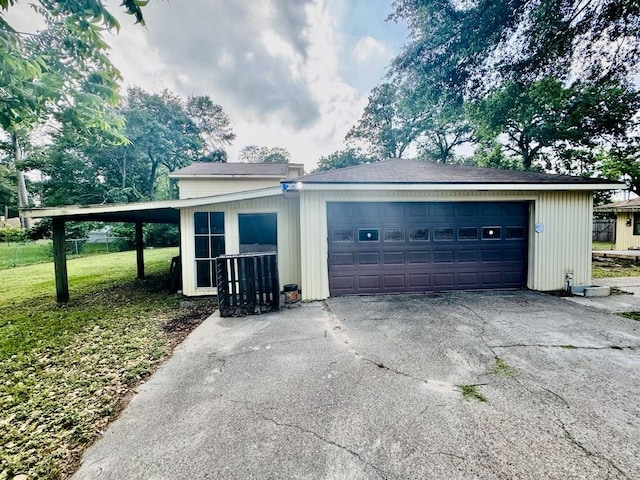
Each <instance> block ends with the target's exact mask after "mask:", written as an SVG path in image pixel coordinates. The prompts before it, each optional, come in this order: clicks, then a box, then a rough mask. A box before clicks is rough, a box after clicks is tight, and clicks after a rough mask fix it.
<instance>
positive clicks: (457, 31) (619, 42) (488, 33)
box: [390, 0, 640, 95]
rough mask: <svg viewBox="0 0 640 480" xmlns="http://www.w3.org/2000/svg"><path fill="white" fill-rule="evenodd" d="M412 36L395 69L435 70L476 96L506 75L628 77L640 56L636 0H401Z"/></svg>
mask: <svg viewBox="0 0 640 480" xmlns="http://www.w3.org/2000/svg"><path fill="white" fill-rule="evenodd" d="M394 9H395V10H394V13H393V14H392V15H391V17H390V18H392V19H396V20H405V21H406V22H407V24H408V27H409V31H410V39H409V42H408V43H407V45H406V46H405V48H404V50H403V52H402V53H401V54H400V55H399V56H398V57H397V58H396V59H395V60H394V62H393V67H392V71H393V73H395V74H397V75H407V74H410V75H419V76H420V75H424V74H425V72H429V74H430V75H433V74H437V77H438V85H439V86H440V87H441V88H445V89H447V88H454V89H455V90H457V91H460V92H465V93H466V94H472V95H478V94H482V93H484V92H486V89H487V87H494V86H495V85H497V84H499V83H502V82H504V81H508V80H512V81H515V82H518V83H529V82H531V81H533V80H537V79H540V78H542V77H544V76H546V75H552V76H554V77H556V78H558V79H561V80H563V81H565V80H572V79H575V78H578V77H579V78H582V79H587V80H601V79H609V78H619V79H622V78H626V79H628V78H630V77H631V76H632V75H633V74H634V73H636V69H637V66H638V60H639V59H640V44H639V42H638V39H639V36H640V1H638V0H530V1H525V0H509V1H498V0H477V1H457V0H396V2H395V3H394Z"/></svg>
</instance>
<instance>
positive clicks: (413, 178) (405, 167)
mask: <svg viewBox="0 0 640 480" xmlns="http://www.w3.org/2000/svg"><path fill="white" fill-rule="evenodd" d="M288 181H291V182H293V181H301V182H303V183H414V184H415V183H424V184H437V183H447V184H482V183H488V184H501V183H503V184H510V183H514V184H527V183H531V184H596V183H597V184H607V183H611V184H612V185H614V184H616V183H618V182H613V181H611V180H603V179H600V178H585V177H572V176H568V175H552V174H549V173H538V172H521V171H515V170H499V169H495V168H479V167H469V166H464V165H443V164H439V163H433V162H426V161H422V160H413V159H399V158H397V159H396V158H394V159H388V160H383V161H380V162H376V163H369V164H366V165H357V166H353V167H347V168H340V169H336V170H328V171H325V172H319V173H313V174H310V175H305V176H302V177H298V178H296V179H290V180H288Z"/></svg>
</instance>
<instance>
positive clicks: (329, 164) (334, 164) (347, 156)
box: [314, 148, 380, 173]
mask: <svg viewBox="0 0 640 480" xmlns="http://www.w3.org/2000/svg"><path fill="white" fill-rule="evenodd" d="M379 160H380V159H379V158H375V157H370V156H368V155H365V154H364V153H362V151H361V150H359V149H357V148H347V149H345V150H339V151H337V152H333V153H332V154H330V155H327V156H326V157H320V160H319V161H318V167H317V168H316V169H315V170H314V173H315V172H323V171H325V170H335V169H336V168H344V167H353V166H355V165H363V164H366V163H373V162H376V161H379Z"/></svg>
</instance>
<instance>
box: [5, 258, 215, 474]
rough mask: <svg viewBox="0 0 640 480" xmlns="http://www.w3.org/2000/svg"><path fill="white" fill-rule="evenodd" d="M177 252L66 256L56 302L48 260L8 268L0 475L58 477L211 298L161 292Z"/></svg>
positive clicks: (197, 319) (204, 311)
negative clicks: (60, 300)
mask: <svg viewBox="0 0 640 480" xmlns="http://www.w3.org/2000/svg"><path fill="white" fill-rule="evenodd" d="M176 253H177V250H176V249H173V248H172V249H157V250H146V251H145V260H146V262H145V263H146V270H147V273H148V278H147V279H145V280H137V279H135V275H136V262H135V252H122V253H115V254H108V255H99V256H91V257H83V258H77V259H72V260H70V261H69V262H68V271H69V287H70V296H71V300H70V302H69V303H68V304H66V305H57V304H56V302H55V295H54V293H55V290H54V280H53V265H52V264H51V263H46V264H37V265H30V266H24V267H15V268H13V269H11V270H10V275H9V276H4V278H3V292H2V293H3V295H2V296H1V297H0V378H2V382H0V446H1V447H0V480H5V479H12V478H13V477H14V476H16V475H19V474H25V475H27V476H28V478H42V479H59V478H65V477H67V476H68V475H69V474H70V473H71V472H72V471H73V470H74V469H75V467H76V465H77V463H78V461H79V459H80V456H81V454H82V451H83V450H84V449H85V448H86V446H88V445H89V444H90V443H91V442H93V441H94V440H95V438H96V437H97V436H98V435H99V432H100V431H101V430H103V429H104V428H105V426H106V425H107V423H108V422H109V421H110V420H111V419H112V417H113V416H114V415H115V414H117V412H118V411H119V408H120V407H121V405H122V401H123V398H125V397H126V396H127V394H128V392H130V390H131V388H132V387H133V386H134V385H135V384H136V383H137V382H139V381H140V380H141V379H143V378H145V377H146V376H148V375H149V374H150V373H151V372H152V371H153V370H154V369H155V368H156V367H157V365H158V364H159V363H160V362H161V361H162V360H163V359H164V358H165V357H166V356H167V355H168V354H169V353H170V352H171V350H172V348H173V346H174V345H175V344H176V343H178V342H179V341H181V339H182V338H183V337H184V335H186V334H187V333H188V332H189V331H190V330H191V329H192V328H193V327H194V326H195V325H197V324H198V323H199V322H200V320H201V319H202V318H203V317H206V316H207V315H208V314H210V313H212V312H213V311H214V309H215V304H214V303H213V301H212V300H211V299H208V298H197V299H194V302H193V303H194V306H193V307H190V308H189V309H181V308H180V306H179V303H180V299H181V296H178V295H170V294H168V293H167V292H166V290H165V289H164V282H165V280H166V275H167V272H168V270H169V261H170V258H171V257H172V256H174V255H176Z"/></svg>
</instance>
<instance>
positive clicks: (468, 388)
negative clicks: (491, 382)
mask: <svg viewBox="0 0 640 480" xmlns="http://www.w3.org/2000/svg"><path fill="white" fill-rule="evenodd" d="M457 387H458V388H459V389H460V391H461V392H462V397H463V398H467V399H472V400H477V401H479V402H486V401H487V397H485V396H484V395H483V394H482V393H480V391H479V390H478V386H477V385H457Z"/></svg>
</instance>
